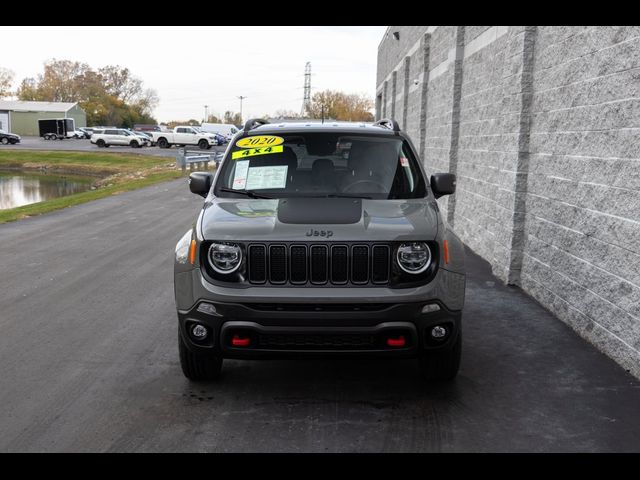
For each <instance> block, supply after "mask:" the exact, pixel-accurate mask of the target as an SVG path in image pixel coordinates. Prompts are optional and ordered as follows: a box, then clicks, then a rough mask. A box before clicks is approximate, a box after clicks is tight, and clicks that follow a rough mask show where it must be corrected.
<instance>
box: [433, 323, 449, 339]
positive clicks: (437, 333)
mask: <svg viewBox="0 0 640 480" xmlns="http://www.w3.org/2000/svg"><path fill="white" fill-rule="evenodd" d="M431 336H432V337H433V338H438V339H441V338H444V337H446V336H447V329H446V328H444V327H441V326H440V325H438V326H436V327H433V328H432V329H431Z"/></svg>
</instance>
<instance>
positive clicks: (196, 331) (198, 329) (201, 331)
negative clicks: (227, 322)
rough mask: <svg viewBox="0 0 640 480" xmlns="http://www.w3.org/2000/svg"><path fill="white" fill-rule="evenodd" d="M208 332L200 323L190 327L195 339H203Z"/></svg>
mask: <svg viewBox="0 0 640 480" xmlns="http://www.w3.org/2000/svg"><path fill="white" fill-rule="evenodd" d="M208 333H209V332H207V328H206V327H204V326H202V325H200V324H195V325H194V326H193V327H191V335H193V338H195V339H197V340H204V339H205V338H206V337H207V335H208Z"/></svg>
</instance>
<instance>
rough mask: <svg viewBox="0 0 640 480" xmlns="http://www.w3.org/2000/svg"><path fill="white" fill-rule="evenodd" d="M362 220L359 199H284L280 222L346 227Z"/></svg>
mask: <svg viewBox="0 0 640 480" xmlns="http://www.w3.org/2000/svg"><path fill="white" fill-rule="evenodd" d="M361 218H362V200H361V199H359V198H283V199H281V200H280V201H279V203H278V221H280V222H281V223H292V224H306V225H345V224H349V223H358V222H359V221H360V219H361Z"/></svg>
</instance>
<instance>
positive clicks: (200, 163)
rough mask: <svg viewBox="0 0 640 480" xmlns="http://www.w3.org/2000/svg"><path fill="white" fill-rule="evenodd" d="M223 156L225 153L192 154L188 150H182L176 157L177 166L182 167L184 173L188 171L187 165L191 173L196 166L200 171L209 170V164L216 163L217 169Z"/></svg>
mask: <svg viewBox="0 0 640 480" xmlns="http://www.w3.org/2000/svg"><path fill="white" fill-rule="evenodd" d="M223 156H224V152H214V153H194V152H191V153H190V152H189V151H188V150H187V149H186V148H181V149H179V150H178V155H177V156H176V165H177V166H178V167H181V168H182V171H183V172H186V171H187V165H189V170H190V171H193V169H194V166H195V167H196V168H197V169H198V170H200V169H202V170H209V163H210V162H214V163H215V164H216V168H217V167H218V164H219V163H220V161H221V160H222V157H223Z"/></svg>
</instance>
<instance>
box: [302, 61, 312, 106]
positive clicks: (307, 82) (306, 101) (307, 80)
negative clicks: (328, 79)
mask: <svg viewBox="0 0 640 480" xmlns="http://www.w3.org/2000/svg"><path fill="white" fill-rule="evenodd" d="M310 106H311V62H307V64H306V65H305V66H304V96H303V97H302V110H301V111H300V115H301V116H303V117H304V116H306V115H307V112H308V111H309V107H310Z"/></svg>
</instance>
